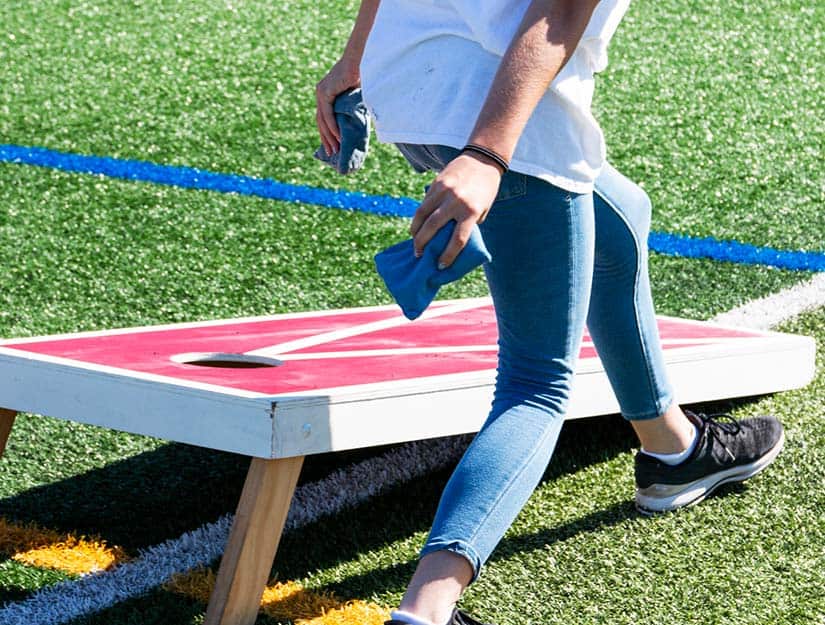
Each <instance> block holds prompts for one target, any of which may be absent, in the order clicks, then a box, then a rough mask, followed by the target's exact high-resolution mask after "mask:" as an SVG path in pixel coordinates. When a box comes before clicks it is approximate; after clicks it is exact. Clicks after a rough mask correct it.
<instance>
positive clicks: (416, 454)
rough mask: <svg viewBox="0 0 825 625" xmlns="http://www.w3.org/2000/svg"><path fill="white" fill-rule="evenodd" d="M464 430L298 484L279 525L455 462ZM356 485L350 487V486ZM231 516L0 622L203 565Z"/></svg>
mask: <svg viewBox="0 0 825 625" xmlns="http://www.w3.org/2000/svg"><path fill="white" fill-rule="evenodd" d="M468 440H469V439H468V438H467V437H464V436H459V437H450V438H443V439H435V440H428V441H416V442H412V443H407V444H405V445H402V446H400V447H396V448H394V449H391V450H390V451H388V452H386V453H384V454H382V455H380V456H376V457H374V458H369V459H367V460H364V461H362V462H358V463H356V464H352V465H350V466H347V467H344V468H342V469H339V470H337V471H334V472H333V473H331V474H330V475H329V476H327V477H326V478H324V479H323V480H320V481H318V482H313V483H310V484H305V485H302V486H300V487H299V488H298V489H297V490H296V492H295V496H294V498H293V500H292V505H291V507H290V509H289V515H288V517H287V521H286V527H285V530H286V531H289V530H294V529H296V528H299V527H303V526H304V525H307V524H309V523H312V522H313V521H315V520H317V519H320V518H322V517H324V516H328V515H333V514H337V513H338V512H341V511H342V510H345V509H346V508H351V507H354V506H355V505H357V504H359V503H361V502H363V501H366V500H368V499H370V498H372V497H375V496H376V495H379V494H381V493H383V492H386V491H387V490H389V489H390V488H393V487H395V486H399V485H401V484H404V483H406V482H409V481H411V480H413V479H415V478H416V477H420V476H423V475H426V474H428V473H432V472H433V471H436V470H438V469H440V468H443V467H446V466H448V465H449V464H451V463H453V462H455V461H457V460H458V458H459V457H460V456H461V454H462V453H463V452H464V449H465V448H466V446H467V443H468ZM353 484H357V485H358V487H357V488H353V486H352V485H353ZM232 518H233V515H231V514H227V515H224V516H223V517H221V518H220V519H218V520H217V521H215V522H214V523H208V524H206V525H203V526H201V527H199V528H198V529H196V530H193V531H191V532H187V533H185V534H183V535H182V536H180V537H179V538H176V539H174V540H168V541H166V542H163V543H160V544H158V545H155V546H153V547H150V548H148V549H146V550H145V551H143V552H141V554H140V556H139V557H137V558H136V559H134V560H130V561H128V562H125V563H123V564H121V565H119V566H117V567H116V568H114V569H111V570H109V571H105V572H102V573H95V574H90V575H87V576H85V577H81V578H80V579H78V580H67V581H63V582H60V583H58V584H55V585H53V586H48V587H46V588H43V589H42V590H39V591H37V592H36V593H34V594H33V595H32V596H31V597H29V598H28V599H25V600H23V601H19V602H16V603H10V604H7V605H5V606H4V607H3V608H2V609H0V624H2V625H60V624H61V623H66V622H67V621H70V620H72V619H75V618H79V617H81V616H84V615H86V614H92V613H95V612H100V611H101V610H104V609H106V608H109V607H111V606H113V605H116V604H117V603H120V602H122V601H126V600H127V599H130V598H132V597H136V596H138V595H141V594H143V593H146V592H149V591H150V590H152V589H153V588H156V587H158V586H160V585H161V584H163V583H165V582H167V581H169V580H170V579H171V578H172V577H173V576H174V575H175V574H178V573H184V572H186V571H189V570H191V569H194V568H197V567H199V566H206V565H208V564H210V563H211V562H213V561H215V560H217V559H218V558H219V557H220V556H221V554H222V553H223V549H224V545H225V544H226V539H227V537H228V536H229V528H230V526H231V525H232Z"/></svg>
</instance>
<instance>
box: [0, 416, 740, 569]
mask: <svg viewBox="0 0 825 625" xmlns="http://www.w3.org/2000/svg"><path fill="white" fill-rule="evenodd" d="M741 403H742V402H738V404H741ZM730 406H731V404H724V405H723V404H714V405H713V406H708V407H706V408H708V409H711V408H712V409H715V410H716V411H718V410H719V409H720V408H721V409H725V408H730ZM709 411H710V410H709ZM12 436H14V434H13V433H12ZM636 445H637V442H636V438H635V436H634V435H633V432H632V429H631V428H630V426H629V425H628V424H627V422H626V421H624V420H623V419H621V417H618V416H615V415H613V416H607V417H598V418H592V419H582V420H576V421H571V422H568V423H566V424H565V426H564V428H563V429H562V433H561V436H560V438H559V442H558V445H557V447H556V453H555V454H554V456H553V459H552V461H551V463H550V465H549V466H548V469H547V471H546V473H545V476H544V480H552V479H555V478H558V477H560V476H562V475H565V474H568V473H572V472H575V471H578V470H580V469H582V468H584V467H587V466H589V465H591V464H595V463H598V462H602V461H605V460H608V459H610V458H613V457H615V456H616V455H618V454H620V453H624V452H627V451H629V450H631V449H632V448H634V447H635V446H636ZM386 449H387V448H386V447H382V448H375V449H368V450H358V451H353V452H345V453H338V454H325V455H321V456H314V457H310V458H308V459H307V462H306V463H305V465H304V471H303V473H302V478H301V481H302V482H306V481H314V480H316V479H321V478H322V477H323V476H325V475H326V474H328V473H329V472H331V471H332V470H334V469H336V468H338V467H340V466H343V465H345V464H347V463H350V462H355V461H358V460H360V459H363V458H365V457H370V456H374V455H377V454H380V453H383V452H384V451H386ZM2 462H3V463H10V464H9V466H11V463H13V462H14V459H13V457H12V456H9V457H6V458H4V459H3V460H2ZM248 462H249V461H248V459H247V458H245V457H242V456H237V455H234V454H227V453H224V452H218V451H213V450H207V449H202V448H197V447H192V446H189V445H183V444H177V443H172V444H168V445H165V446H163V447H160V448H158V449H156V450H153V451H149V452H144V453H141V454H138V455H136V456H132V457H130V458H126V459H124V460H121V461H118V462H114V463H111V464H109V465H107V466H105V467H103V468H100V469H95V470H93V471H88V472H86V473H83V474H80V475H77V476H74V477H71V478H67V479H64V480H59V481H56V482H53V483H51V484H47V485H44V486H38V487H35V488H31V489H29V490H26V491H24V492H21V493H19V494H17V495H14V496H12V497H7V498H5V499H1V500H0V516H4V517H6V518H7V519H9V520H14V521H17V522H24V523H25V522H34V523H37V524H38V525H40V526H42V527H48V528H50V529H54V530H58V531H64V532H75V533H81V534H86V535H99V536H101V537H103V538H104V539H105V540H106V541H107V542H108V543H109V544H116V545H119V546H121V547H123V548H125V549H126V550H127V551H130V552H134V551H135V550H136V549H139V548H142V547H146V546H149V545H154V544H157V543H159V542H161V541H163V540H166V539H169V538H175V537H177V536H179V535H180V534H181V533H183V532H185V531H187V530H191V529H193V528H195V527H198V526H199V525H201V524H203V523H204V522H208V521H211V520H214V519H216V518H218V517H219V516H221V515H222V514H225V513H226V512H231V511H234V508H235V506H236V504H237V501H238V497H239V495H240V490H241V487H242V484H243V480H244V477H245V474H246V469H247V467H248ZM0 467H2V465H0ZM450 470H451V469H448V470H445V471H442V472H439V473H437V474H435V475H429V476H425V477H423V478H421V479H418V480H415V481H413V482H412V483H409V484H405V485H403V486H401V487H398V488H396V489H394V490H392V491H390V492H389V493H387V494H385V495H383V496H381V497H378V498H375V499H373V500H371V501H369V502H366V503H365V504H361V505H360V506H358V507H356V508H354V509H353V510H351V511H349V512H347V523H345V524H344V523H341V522H340V518H328V519H321V520H320V521H317V522H316V523H313V524H311V525H310V526H308V527H306V528H303V529H301V530H297V531H294V532H291V533H289V534H288V535H287V536H285V537H284V540H283V542H282V546H281V549H280V550H279V556H278V558H277V560H276V566H277V571H276V573H277V575H278V577H279V578H281V579H295V578H299V577H303V576H304V575H305V574H306V571H308V570H313V569H324V568H328V567H329V566H332V565H334V564H335V563H336V562H345V561H348V560H350V559H353V558H355V557H357V555H358V554H359V553H363V552H364V551H365V550H369V549H374V548H380V547H382V546H384V545H387V544H392V543H394V542H396V541H398V540H401V539H403V538H406V537H409V536H410V535H412V534H415V533H416V532H424V531H426V530H427V529H428V528H429V524H430V522H431V521H432V517H433V514H434V511H435V508H436V506H437V504H438V497H439V495H440V491H441V488H442V487H443V484H444V483H445V482H446V480H447V479H448V477H449V472H450ZM615 512H616V511H613V513H612V514H615ZM605 514H608V515H609V514H611V513H608V512H605ZM599 518H601V517H599ZM136 520H139V522H136ZM376 520H378V521H376ZM582 527H585V528H586V526H582ZM554 531H558V530H554Z"/></svg>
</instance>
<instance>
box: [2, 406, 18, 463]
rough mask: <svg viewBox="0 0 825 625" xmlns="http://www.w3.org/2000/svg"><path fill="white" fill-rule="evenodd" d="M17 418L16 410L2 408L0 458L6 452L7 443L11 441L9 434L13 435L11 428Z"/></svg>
mask: <svg viewBox="0 0 825 625" xmlns="http://www.w3.org/2000/svg"><path fill="white" fill-rule="evenodd" d="M16 416H17V412H15V411H14V410H6V409H5V408H0V456H2V455H3V453H4V452H5V451H6V443H7V442H8V440H9V434H11V428H12V426H13V425H14V418H15V417H16Z"/></svg>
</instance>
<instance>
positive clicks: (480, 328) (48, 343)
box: [0, 304, 763, 395]
mask: <svg viewBox="0 0 825 625" xmlns="http://www.w3.org/2000/svg"><path fill="white" fill-rule="evenodd" d="M396 318H397V319H398V324H397V325H395V326H394V327H391V328H385V329H380V330H377V331H372V332H366V333H362V334H357V335H355V336H349V337H344V338H338V339H335V338H334V337H333V338H332V340H327V341H325V342H323V343H320V344H317V345H311V346H304V347H299V348H297V349H291V350H288V351H285V352H283V354H282V356H283V358H284V364H283V365H281V366H277V367H264V368H254V369H251V368H218V367H203V366H198V365H192V364H184V363H179V362H175V361H174V360H173V357H174V356H176V355H179V354H182V353H188V352H234V353H240V352H247V351H251V350H257V349H261V348H265V347H269V346H272V345H276V344H281V343H285V342H288V341H295V340H296V339H307V338H311V337H313V336H316V335H319V334H322V333H329V332H331V331H336V330H346V329H347V328H351V327H352V326H356V325H360V324H366V323H372V322H376V321H381V320H389V319H396ZM659 330H660V334H661V337H662V343H663V346H664V348H665V350H666V351H669V350H678V349H683V348H685V347H696V346H697V345H700V344H709V343H718V342H725V341H730V340H731V339H749V338H753V337H760V336H763V335H762V334H760V333H758V332H749V331H744V330H734V329H725V328H718V327H714V326H711V325H708V324H705V323H702V322H697V321H688V320H682V319H670V318H665V319H659ZM496 340H497V331H496V324H495V318H494V315H493V310H492V306H491V305H489V304H482V305H480V306H479V307H478V308H475V309H471V310H466V311H462V312H456V313H452V314H449V315H444V316H440V317H437V318H434V319H429V320H427V319H421V320H417V321H415V322H408V321H406V320H404V319H403V318H402V317H401V316H400V314H399V313H398V312H397V310H392V309H387V308H381V309H369V308H363V309H352V310H349V311H340V312H336V313H329V312H323V313H306V314H305V315H300V316H296V315H284V316H273V317H270V318H264V319H259V320H252V321H248V320H247V321H238V322H231V321H229V322H226V323H215V322H205V323H204V324H203V325H202V326H200V325H197V324H182V325H181V327H175V326H165V327H163V328H160V329H152V328H146V329H140V330H137V331H112V332H111V333H99V334H96V335H92V336H88V335H87V336H76V337H72V336H68V337H61V338H56V339H54V340H49V339H48V338H46V339H45V340H44V339H38V340H36V341H31V342H20V341H15V342H14V343H13V344H7V345H4V347H6V348H8V349H13V350H19V351H21V352H29V353H34V354H43V355H48V356H55V357H60V358H64V359H70V360H74V361H79V362H82V363H88V364H97V365H105V366H108V367H116V368H118V369H121V370H125V371H126V372H128V371H134V372H142V373H151V374H155V375H162V376H166V377H169V378H173V379H176V380H181V381H184V380H185V381H190V382H201V383H207V384H212V385H216V386H222V387H226V388H231V389H239V390H244V391H251V392H256V393H263V394H266V395H279V394H287V393H290V394H291V393H298V392H307V391H313V390H318V389H326V388H334V387H342V386H356V385H361V384H368V383H376V382H390V381H394V380H408V379H414V378H419V377H429V376H437V375H443V374H453V373H464V372H474V371H485V370H491V369H495V366H496ZM0 345H3V343H2V342H0ZM364 350H381V352H382V353H378V354H366V355H365V354H355V353H354V352H362V351H364ZM405 350H406V353H405ZM411 350H412V351H414V352H415V353H410V351H411ZM393 352H397V353H393ZM290 357H293V358H295V357H300V358H299V359H294V360H290V359H289V358H290ZM581 358H582V359H591V358H597V355H596V352H595V350H594V348H593V346H592V343H590V339H589V337H588V336H585V337H584V342H583V344H582V350H581Z"/></svg>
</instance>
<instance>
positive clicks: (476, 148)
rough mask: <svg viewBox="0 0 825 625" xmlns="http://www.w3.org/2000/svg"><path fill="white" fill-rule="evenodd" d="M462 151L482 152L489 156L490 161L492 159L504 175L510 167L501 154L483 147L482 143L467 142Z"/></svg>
mask: <svg viewBox="0 0 825 625" xmlns="http://www.w3.org/2000/svg"><path fill="white" fill-rule="evenodd" d="M461 151H462V152H476V153H477V154H482V155H484V156H486V157H487V158H489V159H490V160H491V161H494V162H495V163H496V165H498V166H499V167H500V168H501V174H502V175H504V174H505V173H507V170H508V169H510V163H508V162H507V161H506V160H505V159H504V157H503V156H501V155H499V154H496V153H495V152H493V151H492V150H490V149H489V148H485V147H484V146H483V145H477V144H475V143H468V144H467V145H465V146H464V147H463V148H462V149H461Z"/></svg>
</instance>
